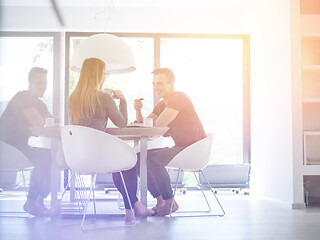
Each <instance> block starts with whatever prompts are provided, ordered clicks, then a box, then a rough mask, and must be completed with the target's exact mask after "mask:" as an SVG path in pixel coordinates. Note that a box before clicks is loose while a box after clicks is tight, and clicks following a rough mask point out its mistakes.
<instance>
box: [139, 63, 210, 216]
mask: <svg viewBox="0 0 320 240" xmlns="http://www.w3.org/2000/svg"><path fill="white" fill-rule="evenodd" d="M153 89H154V91H155V93H156V94H157V97H158V98H160V99H161V98H162V100H161V101H160V102H159V103H158V104H157V105H156V106H155V108H154V109H153V111H152V113H151V114H150V115H149V116H148V118H152V119H153V123H154V126H155V127H169V130H168V131H167V132H166V133H165V136H171V137H172V139H173V140H174V142H175V146H174V147H171V148H162V149H153V150H149V151H148V160H147V164H148V190H149V191H150V193H151V194H152V196H153V197H154V198H156V199H157V205H156V206H155V207H154V208H153V210H155V211H156V212H157V214H158V215H160V216H164V215H167V214H169V213H170V208H171V203H172V201H174V199H173V192H172V188H171V181H170V177H169V174H168V172H167V170H166V168H165V167H166V166H167V165H168V164H169V162H170V161H171V160H172V159H173V158H174V157H175V156H176V155H177V154H178V153H179V152H180V151H182V150H183V149H184V148H186V147H187V146H189V145H191V144H193V143H195V142H197V141H199V140H201V139H203V138H205V137H206V133H205V131H204V129H203V126H202V124H201V121H200V119H199V117H198V115H197V113H196V111H195V109H194V107H193V104H192V102H191V100H190V99H189V98H188V97H187V95H186V94H184V93H182V92H177V91H175V90H174V75H173V73H172V71H171V70H170V69H168V68H158V69H156V70H154V71H153ZM134 107H135V109H136V115H137V120H136V121H138V122H141V121H142V120H143V117H142V114H141V108H142V102H141V100H135V103H134ZM178 208H179V206H178V204H177V203H176V202H175V201H174V203H173V209H172V211H173V212H175V211H177V210H178Z"/></svg>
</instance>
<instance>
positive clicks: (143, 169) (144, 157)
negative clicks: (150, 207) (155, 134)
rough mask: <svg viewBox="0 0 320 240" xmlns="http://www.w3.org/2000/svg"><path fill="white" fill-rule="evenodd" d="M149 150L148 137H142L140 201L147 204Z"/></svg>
mask: <svg viewBox="0 0 320 240" xmlns="http://www.w3.org/2000/svg"><path fill="white" fill-rule="evenodd" d="M147 152H148V138H147V137H141V138H140V201H141V203H142V204H143V205H145V206H147V204H148V200H147V193H148V192H147V191H148V190H147Z"/></svg>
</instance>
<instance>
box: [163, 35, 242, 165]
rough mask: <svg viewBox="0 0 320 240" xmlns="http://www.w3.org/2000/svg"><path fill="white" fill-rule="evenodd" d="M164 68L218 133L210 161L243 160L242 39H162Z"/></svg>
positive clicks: (207, 127)
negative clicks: (168, 69)
mask: <svg viewBox="0 0 320 240" xmlns="http://www.w3.org/2000/svg"><path fill="white" fill-rule="evenodd" d="M160 49H161V52H160V55H161V56H160V59H161V67H168V68H171V69H172V71H173V72H174V74H175V77H176V83H175V90H177V91H182V92H185V93H186V94H187V95H188V96H189V98H190V99H191V101H192V102H193V104H194V106H195V108H196V111H197V113H198V115H199V117H200V119H201V121H202V123H203V125H204V128H205V131H206V132H212V133H215V140H214V145H213V152H212V159H211V160H210V164H236V163H243V154H242V153H243V94H242V87H243V86H242V85H243V79H242V67H243V56H242V40H241V39H174V38H163V39H161V47H160Z"/></svg>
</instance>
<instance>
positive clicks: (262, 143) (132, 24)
mask: <svg viewBox="0 0 320 240" xmlns="http://www.w3.org/2000/svg"><path fill="white" fill-rule="evenodd" d="M238 2H239V1H238ZM96 12H97V11H96V9H93V8H90V7H79V8H75V7H65V8H63V9H62V14H63V17H64V20H65V22H66V24H67V25H66V26H65V28H63V29H62V28H60V27H59V24H58V21H57V19H56V18H55V16H54V14H53V11H52V9H51V8H48V7H46V6H43V7H38V8H31V7H29V8H26V7H10V6H9V7H3V8H2V14H3V16H2V29H3V30H20V31H23V30H25V29H27V30H32V31H37V30H40V31H41V30H46V31H55V30H59V31H61V30H62V31H70V30H71V31H104V30H105V31H107V32H113V31H114V32H153V33H155V32H166V33H170V32H175V33H177V32H182V33H244V34H248V33H250V35H251V40H250V44H251V94H252V95H251V103H252V105H251V113H252V117H251V124H252V130H251V132H252V136H251V141H252V147H251V149H252V173H253V176H252V189H253V190H254V192H255V193H257V194H261V195H264V196H267V197H270V198H274V199H278V200H282V201H286V202H291V203H292V201H293V197H292V196H293V189H292V188H293V175H292V174H293V163H292V151H293V150H292V113H291V65H290V64H291V49H290V0H281V1H279V0H258V1H254V0H242V5H240V4H239V3H238V4H237V6H235V7H232V8H226V7H219V8H214V7H213V6H210V7H201V5H200V6H199V5H198V6H197V7H196V8H192V7H186V8H176V7H174V8H165V7H161V8H152V7H150V6H149V7H146V8H128V7H127V8H115V9H113V10H112V11H111V15H110V19H109V21H108V24H107V27H105V21H99V20H94V16H96Z"/></svg>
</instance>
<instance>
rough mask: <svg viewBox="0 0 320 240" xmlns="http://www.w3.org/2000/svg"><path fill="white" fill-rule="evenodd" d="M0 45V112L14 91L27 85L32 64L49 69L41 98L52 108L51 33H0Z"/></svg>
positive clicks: (26, 87) (23, 88)
mask: <svg viewBox="0 0 320 240" xmlns="http://www.w3.org/2000/svg"><path fill="white" fill-rule="evenodd" d="M0 46H1V50H0V51H1V55H0V114H1V113H2V112H3V110H4V109H5V107H6V105H7V103H8V102H9V101H10V99H11V98H12V97H13V96H14V95H15V94H16V93H17V92H19V91H22V90H27V89H28V73H29V71H30V69H31V68H32V67H42V68H45V69H47V70H48V85H47V91H46V92H45V95H44V98H43V101H44V102H45V103H46V104H47V106H48V108H49V110H51V111H52V91H53V80H52V79H53V37H1V38H0Z"/></svg>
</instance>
